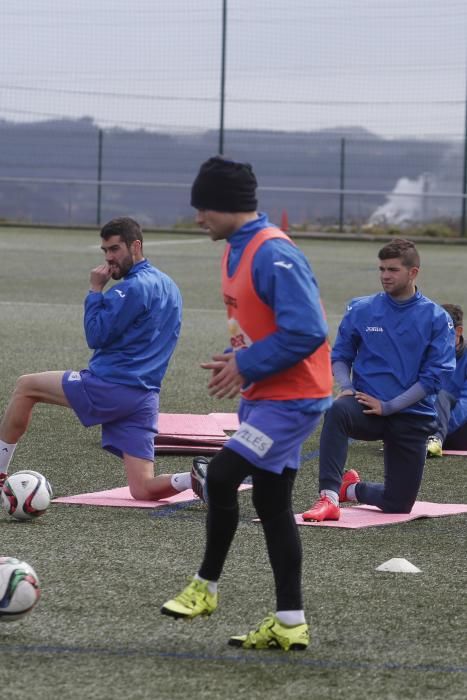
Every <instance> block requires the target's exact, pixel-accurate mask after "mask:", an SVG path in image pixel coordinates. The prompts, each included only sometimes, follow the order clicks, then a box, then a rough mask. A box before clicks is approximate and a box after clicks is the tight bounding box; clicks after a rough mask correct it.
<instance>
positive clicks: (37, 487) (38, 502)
mask: <svg viewBox="0 0 467 700" xmlns="http://www.w3.org/2000/svg"><path fill="white" fill-rule="evenodd" d="M52 495H53V494H52V487H51V486H50V484H49V482H48V481H47V479H46V478H45V476H43V475H42V474H39V472H33V471H30V470H23V471H20V472H15V473H14V474H11V476H8V477H7V479H6V480H5V483H4V484H3V489H2V493H1V500H2V506H3V508H4V509H5V510H6V512H7V513H8V515H11V516H12V517H13V518H16V520H32V519H33V518H37V517H38V516H39V515H42V514H43V513H45V511H46V510H47V508H48V507H49V505H50V501H51V500H52Z"/></svg>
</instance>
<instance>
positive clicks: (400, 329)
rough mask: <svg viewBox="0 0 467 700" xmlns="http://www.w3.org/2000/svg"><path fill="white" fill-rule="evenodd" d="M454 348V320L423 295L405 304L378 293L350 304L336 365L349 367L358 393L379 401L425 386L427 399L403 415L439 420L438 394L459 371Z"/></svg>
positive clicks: (339, 337) (341, 329) (336, 350)
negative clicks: (437, 408)
mask: <svg viewBox="0 0 467 700" xmlns="http://www.w3.org/2000/svg"><path fill="white" fill-rule="evenodd" d="M454 346H455V333H454V328H453V324H452V320H451V319H450V317H449V315H448V314H447V312H446V311H445V310H444V309H443V308H442V307H441V306H439V305H438V304H435V302H433V301H431V299H428V298H427V297H425V296H423V295H422V294H421V293H420V292H419V291H417V292H416V293H415V294H414V295H413V296H412V297H411V298H410V299H408V300H406V301H403V302H396V301H395V300H394V299H392V297H391V296H390V295H389V294H386V293H385V292H379V293H378V294H374V295H372V296H367V297H357V298H355V299H353V300H352V301H350V302H349V304H348V306H347V311H346V313H345V315H344V318H343V319H342V321H341V323H340V326H339V329H338V333H337V337H336V342H335V344H334V347H333V350H332V354H331V361H332V362H333V363H334V362H336V361H342V362H345V363H346V364H347V366H348V367H349V368H350V367H351V368H352V385H353V387H354V389H355V390H356V391H362V392H365V393H366V394H369V395H370V396H374V397H375V398H377V399H379V400H380V401H390V400H391V399H393V398H395V397H396V396H399V395H400V394H402V393H403V392H404V391H406V390H407V389H409V388H410V387H411V386H412V385H413V384H415V383H416V382H420V384H421V385H422V386H423V388H424V389H425V391H426V393H427V395H426V396H425V397H424V398H423V399H421V400H420V401H418V402H417V403H414V404H412V405H411V406H408V407H407V408H404V409H402V412H406V413H418V414H425V415H435V410H434V401H435V398H436V393H437V392H438V391H439V389H440V388H441V383H442V381H443V378H444V377H447V376H449V375H450V374H451V373H452V371H453V370H454V367H455V350H454Z"/></svg>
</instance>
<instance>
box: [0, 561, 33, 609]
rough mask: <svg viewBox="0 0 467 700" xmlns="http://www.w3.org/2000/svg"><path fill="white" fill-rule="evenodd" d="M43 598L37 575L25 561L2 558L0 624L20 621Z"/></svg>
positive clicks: (0, 572) (0, 566)
mask: <svg viewBox="0 0 467 700" xmlns="http://www.w3.org/2000/svg"><path fill="white" fill-rule="evenodd" d="M40 596H41V589H40V588H39V579H38V578H37V574H36V572H35V571H34V569H33V568H32V566H30V565H29V564H27V563H26V562H25V561H20V560H19V559H16V558H15V557H0V622H12V621H13V620H19V618H20V617H23V615H26V613H28V612H29V611H30V610H32V609H33V607H34V606H35V604H36V603H37V601H38V600H39V598H40Z"/></svg>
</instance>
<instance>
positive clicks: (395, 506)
mask: <svg viewBox="0 0 467 700" xmlns="http://www.w3.org/2000/svg"><path fill="white" fill-rule="evenodd" d="M414 503H415V499H412V498H411V499H407V498H394V497H393V498H387V497H384V496H383V501H382V503H381V510H382V511H383V513H411V512H412V508H413V506H414Z"/></svg>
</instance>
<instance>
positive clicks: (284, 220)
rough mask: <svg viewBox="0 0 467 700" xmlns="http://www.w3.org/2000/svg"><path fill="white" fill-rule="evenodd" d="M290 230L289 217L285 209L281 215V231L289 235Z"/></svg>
mask: <svg viewBox="0 0 467 700" xmlns="http://www.w3.org/2000/svg"><path fill="white" fill-rule="evenodd" d="M289 230H290V229H289V217H288V216H287V212H286V210H285V209H284V210H283V211H282V215H281V231H283V232H284V233H288V232H289Z"/></svg>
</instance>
